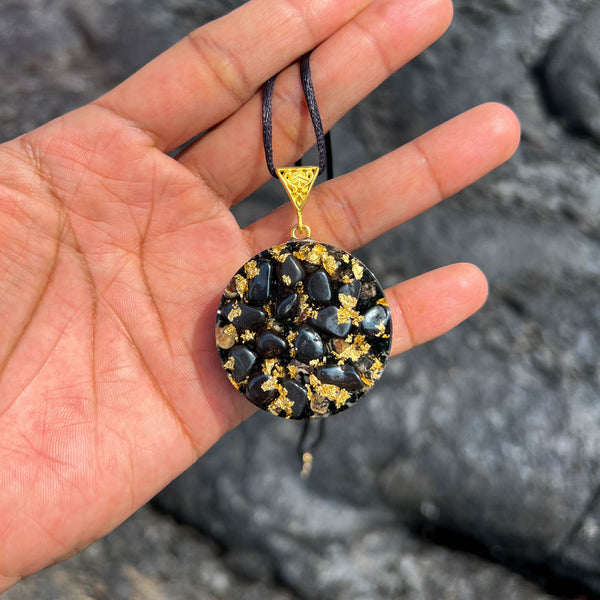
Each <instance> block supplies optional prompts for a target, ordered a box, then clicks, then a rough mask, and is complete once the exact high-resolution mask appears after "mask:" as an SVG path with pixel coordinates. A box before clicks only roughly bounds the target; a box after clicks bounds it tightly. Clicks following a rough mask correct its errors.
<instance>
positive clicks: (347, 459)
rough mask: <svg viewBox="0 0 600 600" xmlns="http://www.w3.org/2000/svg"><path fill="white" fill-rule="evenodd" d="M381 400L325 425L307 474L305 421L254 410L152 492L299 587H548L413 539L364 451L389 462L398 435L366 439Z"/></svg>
mask: <svg viewBox="0 0 600 600" xmlns="http://www.w3.org/2000/svg"><path fill="white" fill-rule="evenodd" d="M386 402H387V401H386V400H385V399H384V398H383V397H382V395H379V394H378V395H376V396H374V397H371V398H369V399H365V400H363V403H366V408H365V409H363V408H362V407H360V406H358V407H356V408H353V409H352V410H351V411H348V413H345V414H344V415H340V417H339V418H336V424H335V425H334V424H329V425H328V427H327V431H328V434H327V437H326V440H325V442H324V445H323V446H322V447H320V449H319V451H318V453H317V461H316V464H315V468H314V471H313V474H312V476H311V478H310V479H309V480H308V481H307V482H305V481H303V480H302V479H300V477H299V465H298V464H297V459H296V456H295V454H294V442H295V441H296V436H297V434H298V433H299V430H300V428H299V427H298V426H296V425H297V424H294V423H290V422H281V420H278V419H275V418H271V417H269V416H268V415H262V414H261V415H256V416H254V417H252V419H250V420H249V421H248V422H246V423H245V424H243V425H242V426H240V427H238V428H237V429H236V430H235V431H233V432H231V433H230V434H228V436H227V438H226V439H225V440H223V442H222V443H221V444H219V445H218V446H217V447H215V448H213V449H212V450H211V451H210V452H209V453H208V454H207V455H206V456H205V457H204V458H203V460H201V461H200V462H199V463H198V464H197V465H196V466H195V467H194V468H193V469H189V470H188V471H186V472H185V473H184V474H183V475H182V476H181V477H180V478H179V479H177V480H176V481H175V482H174V483H173V484H172V485H171V486H169V487H168V488H167V489H166V490H165V491H164V492H163V493H162V494H161V495H160V497H159V498H158V499H157V503H158V504H159V505H160V506H161V508H162V509H163V510H166V511H168V512H169V513H172V514H174V515H176V517H178V518H182V519H185V520H187V521H188V522H190V523H192V524H194V525H196V526H197V527H199V528H201V529H202V530H203V531H206V532H207V533H209V535H210V536H211V537H214V538H215V539H217V540H219V541H220V542H221V543H222V544H223V545H224V546H225V548H237V547H253V548H256V549H258V551H259V552H260V553H262V554H263V555H265V556H269V557H270V561H272V564H273V565H274V568H275V569H276V571H277V573H278V574H279V578H280V580H281V581H282V582H283V583H285V585H286V587H289V588H290V589H293V590H294V591H295V592H296V593H297V594H298V595H299V596H300V597H302V598H307V599H313V598H314V599H320V598H328V599H332V600H335V599H338V598H339V599H342V598H343V599H345V600H367V599H368V600H378V599H383V598H399V599H402V600H409V599H410V600H413V599H414V600H417V599H418V600H427V599H430V598H431V599H432V600H433V599H438V598H439V599H450V598H452V599H454V598H456V599H459V598H460V599H461V600H465V599H470V598H473V599H475V598H477V599H478V598H489V599H494V598H498V599H500V598H502V599H505V598H515V599H517V598H518V599H529V598H531V599H532V600H533V599H536V600H537V599H540V600H541V599H542V598H547V597H548V596H546V595H545V594H544V593H542V592H541V591H540V590H539V589H538V588H537V587H536V586H535V585H532V584H530V583H528V582H526V581H524V580H523V579H522V578H521V577H519V576H516V575H514V574H509V572H508V571H507V570H506V569H505V568H503V567H499V566H497V565H493V564H490V563H489V562H486V561H484V560H482V559H479V558H476V557H474V556H471V555H464V554H461V553H460V552H452V551H448V550H446V549H444V548H439V547H435V546H434V545H431V544H429V543H427V542H424V541H422V540H419V539H416V538H415V537H414V536H412V535H411V534H409V533H408V531H407V530H406V529H405V528H404V527H403V526H402V524H401V523H400V522H399V521H398V519H397V515H396V514H395V512H394V511H392V510H390V509H389V508H386V507H385V505H384V504H383V503H382V501H381V497H380V495H379V494H378V492H377V481H376V477H377V476H376V473H375V471H374V469H373V468H372V464H369V461H371V463H373V462H378V463H379V464H380V465H383V464H385V463H386V462H388V461H389V459H390V456H393V455H394V453H395V450H397V448H398V446H399V445H400V444H401V442H400V440H398V441H396V442H395V443H393V444H392V446H391V447H390V445H389V439H387V438H385V439H382V440H380V444H378V445H375V444H369V443H366V444H365V443H364V442H365V440H372V439H373V436H374V434H375V433H381V430H382V427H381V425H382V424H383V423H385V422H386V420H387V419H386V415H385V414H383V412H382V411H383V409H384V408H389V407H388V406H386ZM395 425H396V423H388V425H387V427H389V429H390V430H391V429H392V428H393V427H394V426H395ZM383 428H385V426H384V427H383ZM342 444H346V447H345V451H344V452H342V450H341V448H340V446H341V445H342ZM377 451H378V455H376V454H377ZM207 481H210V482H211V485H206V482H207Z"/></svg>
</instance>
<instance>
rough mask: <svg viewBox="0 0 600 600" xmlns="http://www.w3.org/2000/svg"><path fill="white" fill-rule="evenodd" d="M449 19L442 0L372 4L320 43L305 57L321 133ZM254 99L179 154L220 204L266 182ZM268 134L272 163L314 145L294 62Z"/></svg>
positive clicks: (283, 162) (285, 161) (283, 78)
mask: <svg viewBox="0 0 600 600" xmlns="http://www.w3.org/2000/svg"><path fill="white" fill-rule="evenodd" d="M451 17H452V5H451V3H450V2H449V0H427V1H420V2H407V1H405V0H404V1H401V0H377V2H374V3H373V4H371V5H370V6H368V7H367V8H366V9H365V10H364V11H362V12H361V13H360V14H359V15H357V16H356V17H355V18H354V19H353V20H352V21H350V22H349V23H348V24H346V25H344V26H343V27H342V28H341V29H339V30H338V31H337V32H336V33H335V34H334V35H332V36H331V37H330V38H329V39H327V40H326V41H325V42H323V44H321V46H319V47H318V48H317V49H316V50H315V51H314V52H313V54H312V55H311V71H312V77H313V83H314V87H315V92H316V96H317V101H318V103H319V109H320V111H321V116H322V119H323V124H324V126H325V128H326V129H329V128H331V126H332V125H333V124H334V123H335V122H336V121H338V120H339V119H340V117H342V116H343V115H344V114H345V113H346V112H347V111H348V110H349V109H351V108H352V107H353V106H355V105H356V104H357V103H358V102H359V101H360V100H362V99H363V98H364V97H365V96H366V95H368V94H369V93H370V92H371V91H372V90H373V89H375V88H376V87H377V86H378V85H380V84H381V83H382V82H383V81H385V79H387V77H388V76H389V75H390V74H391V73H393V72H394V71H396V70H397V69H398V68H399V67H401V66H402V65H403V64H405V63H406V62H408V61H409V60H410V59H412V58H413V57H414V56H416V55H417V54H419V52H421V51H422V50H423V49H424V48H426V47H427V46H429V45H430V44H431V43H432V42H434V41H435V40H436V39H437V38H438V37H440V35H442V33H443V32H444V31H445V30H446V28H447V27H448V24H449V23H450V20H451ZM261 101H262V100H261V95H260V94H257V95H256V96H255V97H253V98H252V99H251V100H250V101H249V102H248V103H247V104H246V105H245V106H244V107H242V108H241V109H240V110H239V111H238V112H236V113H235V114H234V115H232V116H231V117H230V118H229V119H227V120H226V121H225V122H223V123H221V124H220V125H219V126H218V127H216V128H215V129H214V130H212V131H210V132H208V133H207V134H206V135H204V136H203V137H202V138H201V139H200V140H198V141H197V142H196V143H195V144H194V145H192V146H191V147H190V148H189V149H188V150H187V151H186V152H185V153H183V154H182V155H181V156H180V157H179V160H180V162H181V163H182V164H184V165H185V166H186V167H188V168H189V169H191V170H192V171H194V172H196V173H198V174H199V175H200V176H201V178H202V179H203V180H204V181H206V182H207V183H208V185H209V186H210V187H211V188H212V189H213V190H214V191H215V192H216V193H217V194H218V196H220V197H221V198H222V199H223V200H224V201H225V203H226V204H228V205H231V204H233V203H235V202H236V201H238V200H240V199H243V198H245V197H246V196H247V195H248V194H249V193H250V192H252V191H253V190H255V189H256V188H257V187H259V186H260V185H262V184H263V183H264V182H265V181H267V179H268V178H269V174H268V172H267V169H266V165H265V158H264V152H263V145H262V131H261V119H260V114H261ZM273 134H274V139H273V146H274V154H275V162H276V165H277V166H287V165H289V164H291V163H293V162H294V161H295V160H296V159H297V158H298V157H299V156H301V155H302V154H303V153H304V152H305V150H306V149H308V148H309V147H311V146H313V145H314V143H315V138H314V132H313V128H312V125H311V124H310V117H309V115H308V110H307V108H306V104H305V101H304V96H303V93H302V88H301V85H300V76H299V73H298V67H297V66H295V65H294V66H292V67H290V68H288V69H286V70H285V71H284V72H283V73H281V74H280V75H279V76H278V78H277V82H276V85H275V97H274V100H273Z"/></svg>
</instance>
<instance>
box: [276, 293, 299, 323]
mask: <svg viewBox="0 0 600 600" xmlns="http://www.w3.org/2000/svg"><path fill="white" fill-rule="evenodd" d="M298 299H299V296H298V294H295V293H294V294H290V295H289V296H286V297H285V298H284V299H283V300H281V302H280V303H279V304H278V305H277V310H276V311H275V314H276V315H277V317H278V318H280V319H287V317H289V316H290V315H292V314H293V313H294V312H295V310H296V307H297V306H298Z"/></svg>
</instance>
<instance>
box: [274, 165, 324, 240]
mask: <svg viewBox="0 0 600 600" xmlns="http://www.w3.org/2000/svg"><path fill="white" fill-rule="evenodd" d="M318 175H319V167H286V168H283V169H277V177H279V181H281V183H282V184H283V187H284V188H285V191H286V193H287V195H288V197H289V199H290V200H291V202H292V204H293V205H294V208H295V209H296V214H297V215H298V223H297V224H296V225H294V227H292V231H291V232H290V236H291V237H292V239H294V240H303V239H306V238H310V236H311V231H310V227H309V226H308V225H305V224H304V223H303V222H302V213H303V212H304V207H305V206H306V200H307V199H308V195H309V194H310V191H311V190H312V187H313V185H314V183H315V181H316V179H317V177H318Z"/></svg>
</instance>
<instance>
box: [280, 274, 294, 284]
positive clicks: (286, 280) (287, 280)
mask: <svg viewBox="0 0 600 600" xmlns="http://www.w3.org/2000/svg"><path fill="white" fill-rule="evenodd" d="M281 281H283V283H284V284H285V285H287V286H290V285H292V278H291V277H290V276H289V275H282V276H281Z"/></svg>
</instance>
